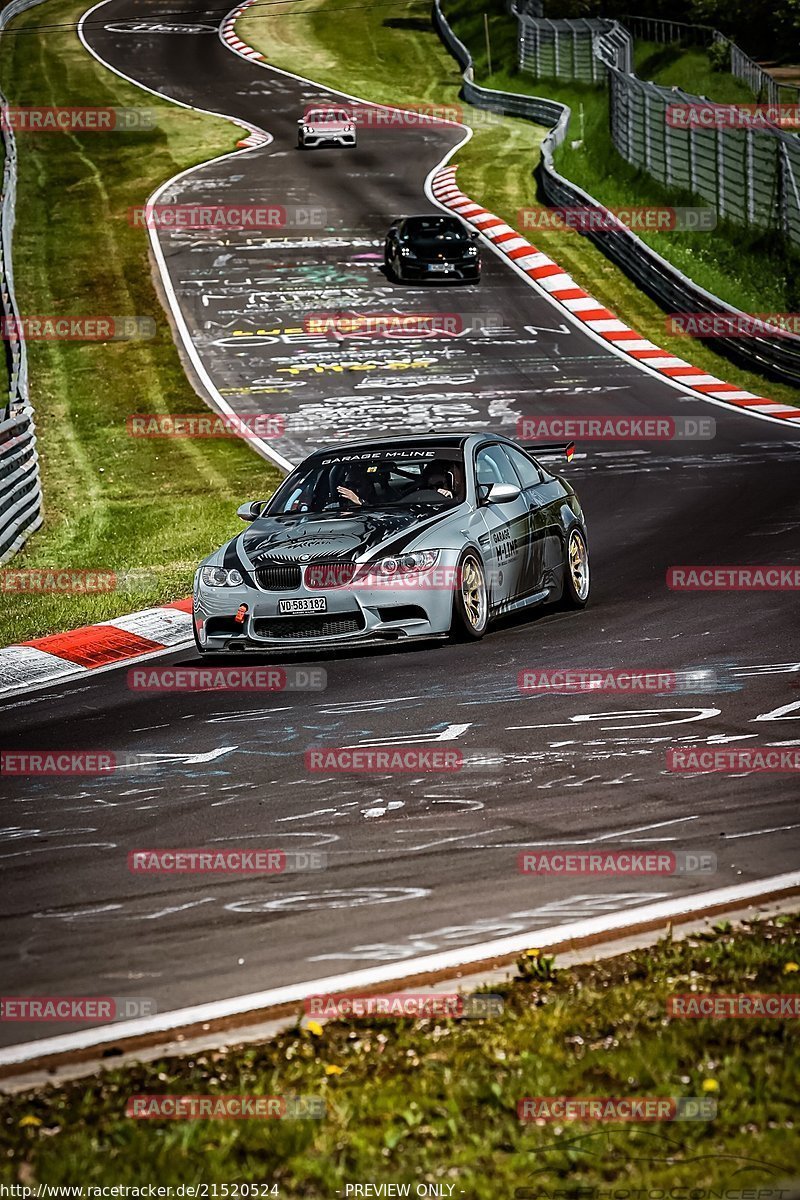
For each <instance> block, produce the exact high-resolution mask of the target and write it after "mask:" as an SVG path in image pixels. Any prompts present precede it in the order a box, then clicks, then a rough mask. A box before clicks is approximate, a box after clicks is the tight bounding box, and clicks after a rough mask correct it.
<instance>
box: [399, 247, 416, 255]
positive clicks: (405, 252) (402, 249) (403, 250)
mask: <svg viewBox="0 0 800 1200" xmlns="http://www.w3.org/2000/svg"><path fill="white" fill-rule="evenodd" d="M400 253H401V254H402V256H403V258H414V251H413V250H410V249H409V247H408V246H401V247H400Z"/></svg>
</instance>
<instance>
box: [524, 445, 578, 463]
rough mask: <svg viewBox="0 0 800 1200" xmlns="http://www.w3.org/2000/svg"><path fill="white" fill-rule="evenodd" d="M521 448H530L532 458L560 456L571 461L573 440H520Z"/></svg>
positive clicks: (573, 452) (573, 447) (573, 449)
mask: <svg viewBox="0 0 800 1200" xmlns="http://www.w3.org/2000/svg"><path fill="white" fill-rule="evenodd" d="M521 445H522V448H523V450H530V452H531V454H532V455H533V456H534V458H560V457H561V455H562V454H563V455H564V457H565V458H566V460H567V462H572V459H573V456H574V454H575V443H574V442H522V443H521Z"/></svg>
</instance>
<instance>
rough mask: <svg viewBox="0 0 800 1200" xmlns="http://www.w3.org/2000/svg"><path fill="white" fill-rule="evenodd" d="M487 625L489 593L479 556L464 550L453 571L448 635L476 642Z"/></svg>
mask: <svg viewBox="0 0 800 1200" xmlns="http://www.w3.org/2000/svg"><path fill="white" fill-rule="evenodd" d="M488 625H489V591H488V588H487V586H486V571H485V570H484V566H483V563H482V561H481V559H480V556H479V555H478V554H477V553H476V551H474V550H467V551H466V553H465V554H464V555H463V556H462V558H461V560H460V562H459V564H458V567H457V568H456V588H455V594H454V596H453V624H452V629H451V632H452V634H453V637H454V638H455V640H456V641H460V642H477V641H480V639H481V638H482V637H483V635H484V634H485V633H486V630H487V628H488Z"/></svg>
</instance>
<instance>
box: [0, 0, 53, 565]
mask: <svg viewBox="0 0 800 1200" xmlns="http://www.w3.org/2000/svg"><path fill="white" fill-rule="evenodd" d="M43 2H44V0H12V3H11V4H7V5H6V7H5V8H4V9H3V11H2V12H0V31H1V30H2V29H4V28H5V26H6V25H7V24H8V22H9V21H10V20H11V19H12V18H13V17H16V16H18V15H19V14H20V13H22V12H24V11H25V10H26V9H28V8H34V7H35V6H36V5H37V4H42V3H43ZM7 103H8V101H7V100H6V98H5V96H4V95H3V93H2V92H0V106H2V107H3V108H5V106H6V105H7ZM3 124H4V125H5V124H6V122H4V123H3ZM2 141H3V199H2V207H1V208H0V313H2V316H3V318H4V322H5V323H6V325H8V326H11V329H12V330H13V329H14V328H18V327H19V326H18V324H17V322H18V321H19V315H20V314H19V309H18V308H17V301H16V297H15V295H14V267H13V263H12V255H11V243H12V235H13V232H14V217H15V204H16V193H17V145H16V141H15V138H14V133H13V131H12V130H11V129H10V128H8V129H6V128H4V129H3V130H2ZM6 333H7V335H8V336H6V338H5V339H4V341H3V345H4V348H5V358H6V368H7V372H8V393H7V395H6V396H5V398H4V399H3V400H2V402H0V563H4V562H6V561H7V560H8V559H9V558H11V557H12V556H13V555H14V554H16V552H17V550H19V548H20V546H21V545H22V544H23V542H24V541H25V540H26V539H27V538H28V537H29V536H30V535H31V534H32V533H33V531H34V530H35V529H38V528H39V526H40V525H41V523H42V489H41V482H40V479H39V457H38V454H37V453H36V434H35V431H34V423H33V409H32V408H31V405H30V401H29V399H28V359H27V355H26V353H25V341H24V339H23V338H22V337H21V336H14V335H13V334H12V333H11V331H10V330H9V329H6Z"/></svg>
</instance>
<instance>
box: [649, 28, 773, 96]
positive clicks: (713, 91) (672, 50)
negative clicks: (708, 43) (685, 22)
mask: <svg viewBox="0 0 800 1200" xmlns="http://www.w3.org/2000/svg"><path fill="white" fill-rule="evenodd" d="M633 69H634V71H635V72H636V74H637V75H638V76H639V78H640V79H647V80H650V82H652V83H657V84H659V85H660V86H661V87H679V88H681V89H682V91H684V92H689V94H690V95H693V96H705V97H706V98H707V99H709V100H715V101H717V103H719V104H753V103H754V102H755V96H754V95H753V93H752V92H751V91H750V88H749V87H748V86H747V84H746V83H742V81H741V79H737V78H736V76H735V75H731V74H730V72H728V71H715V70H714V69H713V67H712V63H711V59H710V58H709V56H708V52H707V51H706V50H704V49H703V47H702V46H681V45H678V44H676V43H673V44H671V45H668V46H664V45H661V43H660V42H647V41H644V39H642V38H636V41H635V42H634V53H633Z"/></svg>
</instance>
